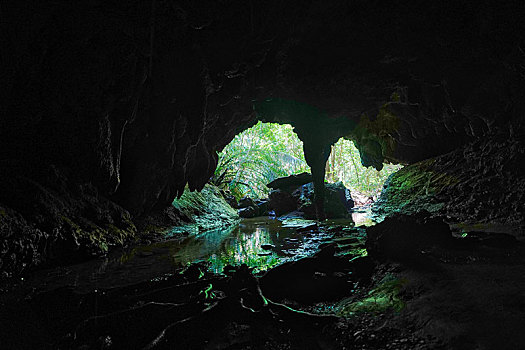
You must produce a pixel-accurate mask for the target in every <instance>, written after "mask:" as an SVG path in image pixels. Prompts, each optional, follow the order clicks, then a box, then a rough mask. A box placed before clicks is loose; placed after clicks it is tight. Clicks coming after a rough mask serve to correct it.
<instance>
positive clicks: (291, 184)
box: [266, 173, 312, 193]
mask: <svg viewBox="0 0 525 350" xmlns="http://www.w3.org/2000/svg"><path fill="white" fill-rule="evenodd" d="M309 182H312V174H309V173H301V174H298V175H291V176H287V177H280V178H278V179H275V180H273V181H272V182H270V183H269V184H268V185H266V186H268V187H269V188H273V189H275V190H277V189H279V190H281V191H284V192H288V193H292V192H293V191H295V190H296V189H297V188H298V187H299V186H302V185H304V184H307V183H309Z"/></svg>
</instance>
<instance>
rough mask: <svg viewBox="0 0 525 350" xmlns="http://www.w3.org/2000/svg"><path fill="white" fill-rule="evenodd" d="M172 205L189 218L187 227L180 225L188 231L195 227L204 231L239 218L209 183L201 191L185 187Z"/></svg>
mask: <svg viewBox="0 0 525 350" xmlns="http://www.w3.org/2000/svg"><path fill="white" fill-rule="evenodd" d="M173 206H174V207H175V208H176V209H177V210H178V211H179V212H181V213H182V214H183V215H184V216H186V217H187V218H188V219H189V220H190V222H189V223H188V224H189V225H188V226H187V227H182V228H186V229H189V230H190V231H194V230H195V228H196V229H197V230H198V231H206V230H210V229H214V228H217V227H221V226H228V225H232V224H235V223H237V222H238V220H239V215H238V214H237V211H236V210H235V209H233V208H232V207H231V206H230V205H229V204H228V203H226V201H225V200H224V198H223V197H222V195H221V194H220V192H219V190H218V189H217V188H216V187H215V186H212V185H209V184H207V185H206V186H204V188H203V189H202V191H201V192H197V191H194V192H191V191H189V190H188V189H186V190H185V191H184V193H183V195H182V196H181V198H179V199H175V200H174V201H173ZM173 232H175V231H173Z"/></svg>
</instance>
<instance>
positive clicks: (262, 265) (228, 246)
mask: <svg viewBox="0 0 525 350" xmlns="http://www.w3.org/2000/svg"><path fill="white" fill-rule="evenodd" d="M236 238H237V239H236V240H235V241H233V242H234V244H232V241H230V240H225V241H223V243H222V249H221V250H220V251H219V252H218V253H216V254H213V255H211V256H210V257H209V258H208V262H209V263H210V264H211V270H212V271H214V272H222V270H223V268H224V267H225V266H226V265H233V266H237V265H241V264H246V265H248V266H250V267H255V271H262V270H266V269H269V268H271V267H274V266H276V265H277V264H278V263H279V259H278V257H277V256H276V255H275V254H271V255H265V256H260V255H258V254H259V253H266V252H267V251H265V250H263V249H261V245H262V244H265V243H269V242H271V238H270V233H269V232H268V230H266V229H265V228H257V229H256V230H255V232H253V233H252V234H248V235H246V234H243V233H241V232H239V234H238V235H237V237H236Z"/></svg>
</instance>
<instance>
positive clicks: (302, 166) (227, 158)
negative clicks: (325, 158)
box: [211, 122, 310, 199]
mask: <svg viewBox="0 0 525 350" xmlns="http://www.w3.org/2000/svg"><path fill="white" fill-rule="evenodd" d="M302 172H310V167H309V166H308V164H306V161H305V159H304V153H303V143H302V142H301V140H299V138H298V137H297V135H296V134H295V133H294V132H293V128H292V127H291V126H290V125H279V124H274V123H262V122H259V123H257V124H256V125H255V126H254V127H252V128H250V129H247V130H245V131H243V132H242V133H240V134H239V135H237V136H236V137H235V138H234V139H233V141H232V142H230V144H229V145H228V146H226V147H225V148H224V150H223V151H222V152H221V153H219V163H218V165H217V169H216V170H215V174H214V176H213V178H212V181H211V182H212V183H213V184H215V185H216V186H219V187H220V188H222V189H228V190H230V191H231V192H232V194H233V195H234V196H235V197H236V198H237V199H240V198H242V197H243V196H245V195H249V196H250V197H252V198H260V197H266V196H267V194H268V191H269V189H268V187H266V184H267V183H269V182H271V181H273V180H275V179H277V178H279V177H284V176H289V175H293V174H298V173H302Z"/></svg>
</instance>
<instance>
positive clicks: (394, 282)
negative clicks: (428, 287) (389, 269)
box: [337, 275, 407, 316]
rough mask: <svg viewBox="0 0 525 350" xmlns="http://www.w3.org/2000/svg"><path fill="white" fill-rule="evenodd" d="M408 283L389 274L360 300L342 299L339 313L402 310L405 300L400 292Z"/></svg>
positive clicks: (350, 313)
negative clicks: (400, 295)
mask: <svg viewBox="0 0 525 350" xmlns="http://www.w3.org/2000/svg"><path fill="white" fill-rule="evenodd" d="M406 283H407V281H406V280H404V279H396V278H394V277H393V276H391V275H387V276H385V278H383V279H382V280H381V282H380V283H379V284H378V286H377V287H376V288H374V289H372V290H371V291H370V292H369V293H368V296H367V297H365V298H363V299H361V300H359V301H342V302H341V303H340V304H339V305H338V311H337V314H338V315H339V316H351V315H353V314H356V313H363V312H366V313H381V312H385V311H387V310H390V309H392V310H394V311H400V310H401V309H403V308H404V307H405V302H404V301H403V300H402V299H401V298H400V297H399V293H400V291H401V289H402V288H403V286H404V285H405V284H406Z"/></svg>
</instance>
